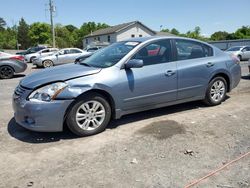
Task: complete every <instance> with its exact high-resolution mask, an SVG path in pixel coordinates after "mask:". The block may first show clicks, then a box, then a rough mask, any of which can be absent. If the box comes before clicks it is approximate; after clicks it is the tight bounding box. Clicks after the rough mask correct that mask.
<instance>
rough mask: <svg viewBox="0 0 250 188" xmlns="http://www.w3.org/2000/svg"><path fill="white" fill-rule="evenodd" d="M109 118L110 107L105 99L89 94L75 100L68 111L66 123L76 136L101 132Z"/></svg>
mask: <svg viewBox="0 0 250 188" xmlns="http://www.w3.org/2000/svg"><path fill="white" fill-rule="evenodd" d="M110 118H111V107H110V105H109V103H108V102H107V100H106V99H105V97H103V96H102V95H100V94H98V93H91V94H88V95H85V96H83V97H81V98H79V99H77V100H76V101H75V102H74V104H73V106H72V108H71V110H70V111H69V113H68V115H67V118H66V123H67V125H68V127H69V129H70V130H71V131H72V132H73V133H75V134H76V135H78V136H90V135H94V134H97V133H100V132H102V131H103V130H105V128H106V127H107V125H108V123H109V121H110Z"/></svg>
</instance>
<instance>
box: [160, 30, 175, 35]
mask: <svg viewBox="0 0 250 188" xmlns="http://www.w3.org/2000/svg"><path fill="white" fill-rule="evenodd" d="M156 36H176V35H174V34H172V33H168V32H163V31H159V32H156Z"/></svg>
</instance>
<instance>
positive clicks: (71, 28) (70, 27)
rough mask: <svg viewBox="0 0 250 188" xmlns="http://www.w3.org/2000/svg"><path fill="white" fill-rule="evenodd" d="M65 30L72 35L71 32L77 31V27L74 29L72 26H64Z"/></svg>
mask: <svg viewBox="0 0 250 188" xmlns="http://www.w3.org/2000/svg"><path fill="white" fill-rule="evenodd" d="M64 27H65V28H66V29H68V31H69V32H70V33H72V32H73V31H75V30H77V29H78V28H77V27H75V26H73V25H66V26H64Z"/></svg>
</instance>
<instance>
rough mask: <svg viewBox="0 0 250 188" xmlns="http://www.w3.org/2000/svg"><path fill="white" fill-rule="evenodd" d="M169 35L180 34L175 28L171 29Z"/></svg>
mask: <svg viewBox="0 0 250 188" xmlns="http://www.w3.org/2000/svg"><path fill="white" fill-rule="evenodd" d="M170 33H172V34H173V35H179V34H180V32H179V31H178V30H177V29H175V28H173V29H171V31H170Z"/></svg>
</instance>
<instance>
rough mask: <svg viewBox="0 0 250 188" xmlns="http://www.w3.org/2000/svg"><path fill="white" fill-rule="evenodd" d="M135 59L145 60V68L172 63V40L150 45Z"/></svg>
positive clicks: (138, 53)
mask: <svg viewBox="0 0 250 188" xmlns="http://www.w3.org/2000/svg"><path fill="white" fill-rule="evenodd" d="M133 59H141V60H143V63H144V66H147V65H154V64H159V63H167V62H170V61H171V60H172V52H171V44H170V40H161V41H158V42H154V43H151V44H149V45H148V46H146V47H144V48H142V49H141V50H139V52H137V53H136V54H135V55H134V57H133Z"/></svg>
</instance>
